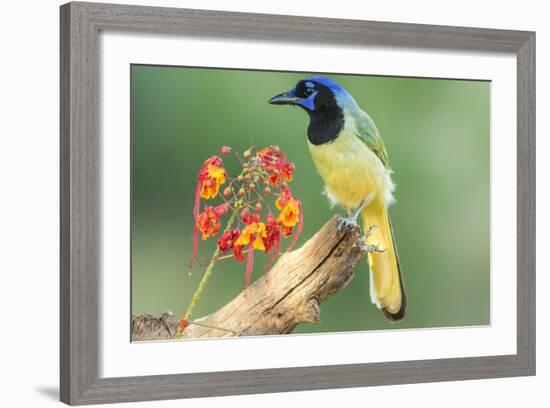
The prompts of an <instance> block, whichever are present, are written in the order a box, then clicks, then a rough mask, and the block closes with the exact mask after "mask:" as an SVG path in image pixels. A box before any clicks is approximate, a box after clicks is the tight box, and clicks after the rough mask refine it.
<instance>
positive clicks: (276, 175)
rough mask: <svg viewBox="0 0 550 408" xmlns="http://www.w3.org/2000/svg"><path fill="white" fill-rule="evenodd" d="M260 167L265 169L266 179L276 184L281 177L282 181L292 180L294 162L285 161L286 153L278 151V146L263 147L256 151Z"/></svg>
mask: <svg viewBox="0 0 550 408" xmlns="http://www.w3.org/2000/svg"><path fill="white" fill-rule="evenodd" d="M257 156H258V157H259V158H260V160H261V164H262V167H263V168H264V169H265V170H267V172H268V176H267V181H268V182H269V183H270V184H273V185H277V184H279V180H280V178H281V177H282V178H283V180H284V181H291V180H292V172H293V171H294V163H291V162H287V158H286V155H285V154H283V153H281V152H280V151H279V147H278V146H270V147H265V148H263V149H262V150H260V151H259V152H258V153H257Z"/></svg>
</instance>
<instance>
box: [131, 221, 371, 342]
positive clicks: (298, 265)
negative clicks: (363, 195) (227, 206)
mask: <svg viewBox="0 0 550 408" xmlns="http://www.w3.org/2000/svg"><path fill="white" fill-rule="evenodd" d="M338 218H339V217H338V216H334V217H333V218H332V219H331V220H330V221H329V222H328V223H326V224H325V225H324V226H323V227H322V228H321V229H320V230H319V231H318V232H317V233H316V234H315V235H314V236H313V237H312V238H311V239H310V240H309V241H307V242H306V243H305V244H304V245H303V246H302V247H301V248H299V249H297V250H294V251H292V252H288V253H285V254H283V255H282V256H281V257H280V258H279V260H278V261H277V263H276V264H275V265H274V266H273V267H272V268H271V270H270V271H269V272H268V273H266V274H265V275H264V276H262V277H261V278H259V279H258V280H257V281H256V282H254V283H253V284H252V285H251V286H250V287H249V288H248V289H246V290H243V291H242V292H241V293H240V294H239V295H238V296H237V297H235V298H234V299H233V300H232V301H230V302H229V303H227V304H226V305H225V306H223V307H222V308H220V309H219V310H218V311H216V312H214V313H212V314H211V315H209V316H206V317H204V318H201V319H198V320H195V321H194V322H195V323H196V324H194V323H193V322H191V324H190V326H188V327H187V328H186V329H185V331H184V332H183V336H182V338H211V337H228V336H253V335H265V334H283V333H291V332H292V331H293V330H294V328H295V327H296V326H297V325H298V324H300V323H303V322H309V323H318V322H319V321H320V304H321V302H323V301H324V300H325V299H326V298H328V297H329V296H330V295H332V294H333V293H335V292H337V291H339V290H341V289H343V288H345V287H346V286H347V284H348V283H349V282H350V281H351V279H352V278H353V268H354V267H355V265H357V264H358V263H359V262H360V261H361V260H362V258H363V257H364V256H365V254H366V252H367V248H365V247H364V245H362V240H361V230H360V228H359V227H357V226H348V227H346V228H343V229H339V228H338V226H337V223H338ZM177 324H178V319H177V318H175V317H174V316H173V315H171V314H168V313H165V314H163V315H162V316H160V317H156V316H153V315H134V316H132V340H133V341H146V340H169V339H173V338H175V335H176V328H177Z"/></svg>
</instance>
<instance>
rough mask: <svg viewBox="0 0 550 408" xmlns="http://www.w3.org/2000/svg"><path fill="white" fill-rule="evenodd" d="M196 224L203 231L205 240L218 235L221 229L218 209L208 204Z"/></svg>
mask: <svg viewBox="0 0 550 408" xmlns="http://www.w3.org/2000/svg"><path fill="white" fill-rule="evenodd" d="M195 226H196V227H197V230H199V231H200V232H201V233H202V239H203V240H205V239H207V238H208V237H210V236H212V235H216V234H217V233H218V232H219V231H220V219H219V218H218V213H217V211H216V210H215V209H214V208H213V207H210V206H208V205H207V206H206V207H205V208H204V211H203V212H202V213H200V214H199V216H198V217H197V220H196V222H195Z"/></svg>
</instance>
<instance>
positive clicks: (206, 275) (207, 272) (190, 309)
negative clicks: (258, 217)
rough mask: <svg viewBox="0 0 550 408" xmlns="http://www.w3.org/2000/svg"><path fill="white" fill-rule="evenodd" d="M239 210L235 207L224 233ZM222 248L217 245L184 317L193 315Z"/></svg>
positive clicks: (229, 227)
mask: <svg viewBox="0 0 550 408" xmlns="http://www.w3.org/2000/svg"><path fill="white" fill-rule="evenodd" d="M238 212H239V211H238V210H237V209H234V210H233V211H232V213H231V217H230V218H229V221H227V225H226V227H225V230H224V232H223V233H224V234H225V233H226V232H227V231H229V230H230V229H231V227H232V226H233V223H234V222H235V220H236V219H237V214H238ZM220 252H221V251H220V248H219V247H218V246H217V245H216V250H215V251H214V254H213V255H212V258H211V259H210V262H209V263H208V266H207V267H206V270H205V271H204V274H203V275H202V279H201V281H200V283H199V286H198V288H197V290H196V291H195V293H194V294H193V298H192V299H191V303H190V304H189V306H187V310H186V312H185V315H184V319H187V320H189V318H190V317H191V313H193V308H194V307H195V304H196V303H197V301H198V300H199V297H200V295H201V293H202V291H203V290H204V288H205V286H206V283H207V282H208V279H209V278H210V275H212V271H213V269H214V265H215V264H216V261H217V260H218V257H219V255H220Z"/></svg>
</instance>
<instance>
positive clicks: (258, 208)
mask: <svg viewBox="0 0 550 408" xmlns="http://www.w3.org/2000/svg"><path fill="white" fill-rule="evenodd" d="M254 209H255V210H256V211H257V212H260V211H262V205H261V204H260V203H258V204H256V207H254Z"/></svg>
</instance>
